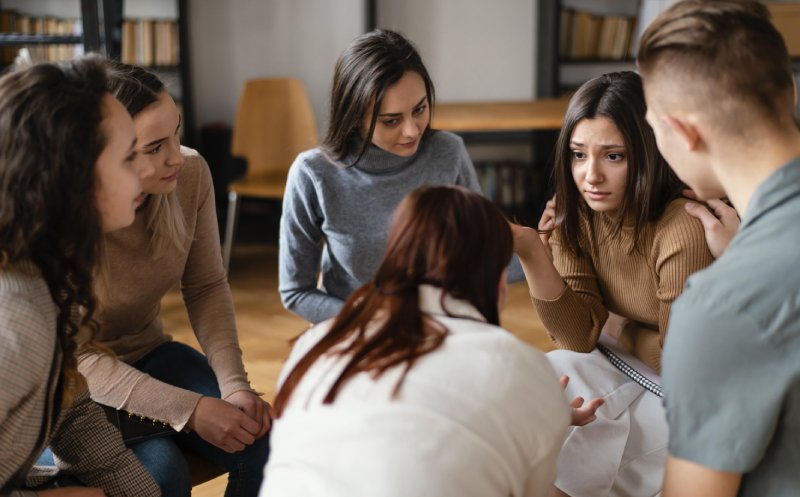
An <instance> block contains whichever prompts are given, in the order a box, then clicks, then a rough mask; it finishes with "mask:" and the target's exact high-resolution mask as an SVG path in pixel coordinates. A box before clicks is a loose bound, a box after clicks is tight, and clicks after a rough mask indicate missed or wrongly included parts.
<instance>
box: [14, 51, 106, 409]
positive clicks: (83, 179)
mask: <svg viewBox="0 0 800 497" xmlns="http://www.w3.org/2000/svg"><path fill="white" fill-rule="evenodd" d="M106 95H108V92H107V91H106V78H105V69H104V67H103V66H102V64H101V63H100V62H99V61H98V60H97V59H96V58H93V57H90V58H84V59H79V60H76V61H73V62H70V63H68V64H64V65H56V64H38V65H35V66H32V67H29V68H27V69H24V70H20V71H18V72H14V73H11V74H8V75H6V76H4V77H3V78H2V79H0V250H2V254H3V259H4V260H5V261H6V264H5V265H4V266H5V267H9V266H10V267H13V266H14V265H15V264H17V263H20V262H23V261H31V262H33V263H34V264H35V265H36V266H37V267H38V269H39V271H41V274H42V276H43V278H44V280H45V281H46V282H47V285H48V288H49V290H50V295H51V296H52V298H53V301H54V303H55V305H56V307H57V309H58V316H57V325H56V330H55V331H56V333H57V336H58V341H59V344H60V346H61V349H62V351H63V355H64V357H63V373H64V380H65V381H64V394H63V402H62V405H63V406H68V405H70V404H71V402H72V400H73V399H74V396H75V394H76V392H77V391H78V390H79V389H82V388H84V387H85V382H84V381H83V380H82V377H81V376H80V375H79V374H78V372H77V360H76V358H75V354H74V352H75V348H76V343H75V335H76V334H77V333H78V329H79V326H80V325H86V326H88V327H89V329H90V330H94V329H95V326H94V322H93V320H92V317H93V313H94V310H95V298H94V294H93V292H92V273H93V270H94V267H95V263H96V260H97V257H98V251H99V246H100V240H101V237H102V224H101V218H100V213H99V211H98V209H97V206H96V203H95V198H96V189H97V188H96V185H97V180H96V175H95V163H96V162H97V158H98V157H99V156H100V153H101V152H102V150H103V148H104V147H105V143H106V138H105V135H104V133H103V130H102V128H101V123H102V121H103V117H104V116H103V113H104V104H103V98H104V96H106ZM5 267H4V268H3V269H5ZM76 308H82V310H83V313H82V314H83V315H82V318H81V319H80V320H79V318H77V317H76V315H75V314H73V310H74V309H76Z"/></svg>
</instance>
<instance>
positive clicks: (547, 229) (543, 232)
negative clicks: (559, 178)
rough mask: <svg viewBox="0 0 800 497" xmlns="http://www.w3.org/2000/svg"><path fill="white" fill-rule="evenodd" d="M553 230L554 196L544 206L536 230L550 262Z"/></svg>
mask: <svg viewBox="0 0 800 497" xmlns="http://www.w3.org/2000/svg"><path fill="white" fill-rule="evenodd" d="M554 229H556V196H555V195H553V198H551V199H550V200H548V201H547V203H546V204H545V206H544V212H542V217H540V218H539V229H538V230H537V231H538V232H539V239H540V240H541V241H542V245H544V249H545V251H546V252H547V257H548V258H549V259H550V261H552V260H553V250H552V249H551V248H550V235H551V234H552V233H553V230H554Z"/></svg>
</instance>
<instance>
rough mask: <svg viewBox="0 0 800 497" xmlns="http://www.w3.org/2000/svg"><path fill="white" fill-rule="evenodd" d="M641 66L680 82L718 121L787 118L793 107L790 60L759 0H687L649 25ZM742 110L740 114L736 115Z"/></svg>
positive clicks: (735, 127) (733, 124)
mask: <svg viewBox="0 0 800 497" xmlns="http://www.w3.org/2000/svg"><path fill="white" fill-rule="evenodd" d="M637 62H638V65H639V70H640V71H641V73H642V75H643V77H644V79H645V82H647V80H648V77H649V76H651V75H653V74H654V73H656V72H658V73H659V77H663V76H664V75H665V74H669V76H668V77H669V79H670V80H671V81H672V82H675V81H676V80H677V81H679V82H680V84H681V86H682V87H681V98H682V99H684V100H685V98H686V96H687V95H688V96H689V97H690V98H691V99H692V100H693V101H695V102H698V103H699V102H703V103H704V105H706V106H711V107H710V108H712V109H713V115H714V119H715V124H717V123H718V124H719V125H720V126H722V127H724V128H726V131H734V132H736V131H738V132H743V131H745V130H746V129H745V128H746V127H750V126H751V125H752V123H751V122H749V120H748V119H747V117H749V116H748V115H742V114H741V112H742V109H743V107H742V106H741V104H744V110H745V111H747V114H751V115H752V113H755V114H756V115H758V116H759V117H760V118H761V119H763V120H765V121H767V122H768V121H770V120H771V121H773V122H776V123H778V124H780V125H783V124H785V122H784V121H785V120H786V119H787V118H790V119H793V114H794V80H793V75H792V68H791V60H790V58H789V53H788V50H787V49H786V44H785V42H784V41H783V38H782V37H781V35H780V33H778V31H777V30H776V29H775V27H774V26H773V25H772V23H771V22H770V15H769V11H768V10H767V8H766V7H765V6H764V5H763V4H761V3H760V2H757V1H754V0H683V1H680V2H677V3H675V4H673V5H672V6H670V7H669V8H668V9H667V10H665V11H664V12H662V13H661V14H660V15H659V16H658V17H657V18H656V19H655V20H654V21H653V22H652V23H651V24H650V25H649V26H648V28H647V29H646V30H645V32H644V34H643V35H642V39H641V44H640V47H639V55H638V60H637ZM734 116H736V118H734Z"/></svg>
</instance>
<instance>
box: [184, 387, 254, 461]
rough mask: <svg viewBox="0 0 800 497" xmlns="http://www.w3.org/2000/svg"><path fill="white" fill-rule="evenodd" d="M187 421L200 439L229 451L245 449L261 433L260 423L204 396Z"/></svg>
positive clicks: (230, 406)
mask: <svg viewBox="0 0 800 497" xmlns="http://www.w3.org/2000/svg"><path fill="white" fill-rule="evenodd" d="M187 424H188V426H189V428H191V429H192V430H194V431H195V432H197V434H198V435H200V438H202V439H203V440H205V441H206V442H208V443H210V444H212V445H214V446H215V447H219V448H220V449H222V450H224V451H225V452H229V453H233V452H239V451H240V450H243V449H244V448H245V447H246V446H248V445H250V444H252V443H253V442H254V441H255V440H256V438H258V434H259V433H260V432H261V423H259V422H257V421H255V420H253V419H251V418H250V416H248V415H247V414H245V413H244V412H242V411H241V410H240V409H239V408H238V407H236V406H234V405H233V404H230V403H228V402H226V401H224V400H221V399H216V398H214V397H201V398H200V402H198V403H197V406H196V407H195V408H194V412H193V413H192V417H190V418H189V422H188V423H187Z"/></svg>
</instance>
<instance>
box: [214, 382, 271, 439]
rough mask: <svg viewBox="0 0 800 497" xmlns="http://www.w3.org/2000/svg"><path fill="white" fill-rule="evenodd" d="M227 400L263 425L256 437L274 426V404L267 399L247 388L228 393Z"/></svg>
mask: <svg viewBox="0 0 800 497" xmlns="http://www.w3.org/2000/svg"><path fill="white" fill-rule="evenodd" d="M225 402H228V403H230V404H233V405H234V406H236V407H238V408H239V409H241V410H242V411H243V412H244V413H245V414H247V415H248V416H249V417H250V419H252V420H253V421H256V422H257V423H259V424H260V425H261V429H260V430H259V431H258V433H257V434H256V438H261V437H263V436H264V435H266V434H267V432H268V431H269V429H270V426H272V406H270V405H269V403H268V402H267V401H265V400H264V399H262V398H261V397H259V396H258V395H256V394H254V393H253V392H249V391H247V390H240V391H238V392H234V393H232V394H230V395H228V396H227V397H226V398H225Z"/></svg>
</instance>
